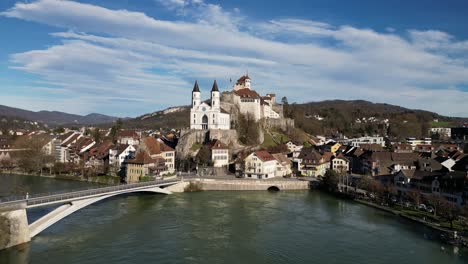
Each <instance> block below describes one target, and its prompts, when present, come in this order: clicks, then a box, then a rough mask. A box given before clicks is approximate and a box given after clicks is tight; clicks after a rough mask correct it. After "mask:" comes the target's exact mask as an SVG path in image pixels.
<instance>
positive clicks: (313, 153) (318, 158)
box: [299, 147, 331, 164]
mask: <svg viewBox="0 0 468 264" xmlns="http://www.w3.org/2000/svg"><path fill="white" fill-rule="evenodd" d="M299 158H301V159H302V160H303V161H304V163H308V164H322V163H325V159H324V157H323V156H322V155H321V154H320V153H319V152H318V151H317V150H315V149H314V148H312V147H309V148H302V150H301V153H300V154H299ZM330 158H331V156H330ZM328 161H330V159H329V160H328Z"/></svg>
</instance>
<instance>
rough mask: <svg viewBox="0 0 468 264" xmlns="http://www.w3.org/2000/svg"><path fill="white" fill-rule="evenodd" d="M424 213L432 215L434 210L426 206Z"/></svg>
mask: <svg viewBox="0 0 468 264" xmlns="http://www.w3.org/2000/svg"><path fill="white" fill-rule="evenodd" d="M426 212H428V213H431V214H432V213H434V208H433V207H432V206H428V207H427V208H426Z"/></svg>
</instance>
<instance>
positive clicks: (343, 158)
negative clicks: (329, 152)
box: [335, 153, 349, 162]
mask: <svg viewBox="0 0 468 264" xmlns="http://www.w3.org/2000/svg"><path fill="white" fill-rule="evenodd" d="M335 159H342V160H346V161H347V162H349V159H348V158H347V157H345V155H343V153H338V155H337V156H336V157H335Z"/></svg>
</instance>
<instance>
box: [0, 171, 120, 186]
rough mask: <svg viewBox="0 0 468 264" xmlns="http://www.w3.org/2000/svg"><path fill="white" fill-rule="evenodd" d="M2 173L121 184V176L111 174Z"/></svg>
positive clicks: (2, 172)
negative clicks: (82, 175) (85, 175)
mask: <svg viewBox="0 0 468 264" xmlns="http://www.w3.org/2000/svg"><path fill="white" fill-rule="evenodd" d="M0 173H1V174H5V175H26V176H32V177H43V178H50V179H58V180H70V181H81V182H91V183H99V184H104V185H118V184H120V177H118V176H109V175H103V176H90V177H87V178H84V177H81V176H72V175H55V174H32V173H26V172H19V171H8V172H4V171H1V172H0Z"/></svg>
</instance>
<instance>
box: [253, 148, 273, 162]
mask: <svg viewBox="0 0 468 264" xmlns="http://www.w3.org/2000/svg"><path fill="white" fill-rule="evenodd" d="M255 155H256V156H257V157H258V158H259V159H261V160H262V161H270V160H276V159H275V157H273V155H271V154H270V152H268V151H266V150H259V151H255Z"/></svg>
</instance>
